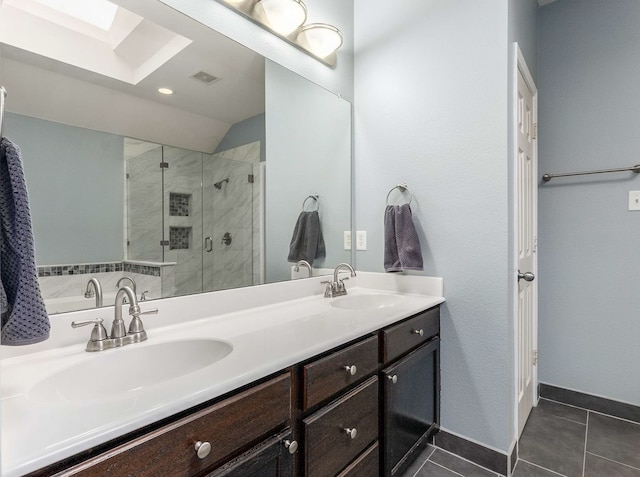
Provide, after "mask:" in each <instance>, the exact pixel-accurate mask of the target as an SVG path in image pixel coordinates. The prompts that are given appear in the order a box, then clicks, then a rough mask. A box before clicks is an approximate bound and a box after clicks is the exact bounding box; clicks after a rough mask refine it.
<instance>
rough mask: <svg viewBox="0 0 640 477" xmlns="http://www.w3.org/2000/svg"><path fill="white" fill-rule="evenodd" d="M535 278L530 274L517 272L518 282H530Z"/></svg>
mask: <svg viewBox="0 0 640 477" xmlns="http://www.w3.org/2000/svg"><path fill="white" fill-rule="evenodd" d="M535 278H536V276H535V275H534V274H533V273H531V272H526V273H522V272H521V271H520V270H518V280H522V279H524V281H525V282H532V281H533V280H534V279H535Z"/></svg>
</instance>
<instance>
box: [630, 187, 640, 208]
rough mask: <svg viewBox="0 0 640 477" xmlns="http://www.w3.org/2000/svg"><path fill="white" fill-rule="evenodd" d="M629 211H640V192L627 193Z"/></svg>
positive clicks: (631, 191)
mask: <svg viewBox="0 0 640 477" xmlns="http://www.w3.org/2000/svg"><path fill="white" fill-rule="evenodd" d="M629 210H640V190H630V191H629Z"/></svg>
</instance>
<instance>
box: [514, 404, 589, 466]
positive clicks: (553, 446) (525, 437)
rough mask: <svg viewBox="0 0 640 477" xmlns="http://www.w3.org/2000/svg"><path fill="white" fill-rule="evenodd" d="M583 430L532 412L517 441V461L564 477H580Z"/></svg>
mask: <svg viewBox="0 0 640 477" xmlns="http://www.w3.org/2000/svg"><path fill="white" fill-rule="evenodd" d="M585 433H586V426H583V425H582V424H578V423H576V422H572V421H568V420H567V419H563V418H559V417H556V416H554V415H552V414H549V413H546V412H545V411H543V410H542V409H537V408H535V409H534V410H533V411H532V412H531V416H529V420H528V421H527V424H526V425H525V428H524V431H523V432H522V437H521V438H520V449H519V455H518V456H519V457H520V458H521V459H523V460H526V461H528V462H531V463H533V464H536V465H539V466H541V467H544V468H546V469H550V470H552V471H554V472H558V473H560V474H564V475H566V476H567V477H582V461H583V458H584V442H585Z"/></svg>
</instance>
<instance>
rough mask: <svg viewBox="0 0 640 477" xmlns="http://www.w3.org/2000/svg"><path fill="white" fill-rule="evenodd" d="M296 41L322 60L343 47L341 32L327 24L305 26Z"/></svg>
mask: <svg viewBox="0 0 640 477" xmlns="http://www.w3.org/2000/svg"><path fill="white" fill-rule="evenodd" d="M296 39H297V40H298V42H300V44H301V45H305V46H307V48H308V49H309V50H311V51H312V52H314V53H315V54H316V55H318V56H319V57H320V58H326V57H327V56H329V55H330V54H331V53H333V52H334V51H336V50H337V49H338V48H340V47H341V46H342V34H340V30H338V29H337V28H336V27H334V26H333V25H328V24H326V23H310V24H309V25H305V26H303V27H302V28H301V29H300V33H298V36H297V38H296Z"/></svg>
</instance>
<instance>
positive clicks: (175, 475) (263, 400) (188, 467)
mask: <svg viewBox="0 0 640 477" xmlns="http://www.w3.org/2000/svg"><path fill="white" fill-rule="evenodd" d="M439 320H440V314H439V307H434V308H431V309H429V310H426V311H424V312H422V313H419V314H417V315H415V316H412V317H410V318H408V319H406V320H403V321H401V322H399V323H397V324H395V325H392V326H389V327H387V328H384V329H382V330H379V331H377V332H374V333H371V334H369V335H367V336H363V337H362V338H360V339H359V340H356V341H354V342H351V343H348V344H346V345H343V346H341V347H339V348H336V349H333V350H330V351H328V352H326V353H324V354H322V355H320V356H318V357H316V358H311V359H309V360H307V361H305V362H302V363H298V364H296V365H294V366H292V367H291V368H289V369H287V370H285V371H283V372H282V373H280V374H279V375H275V376H274V377H271V378H269V379H267V378H265V379H263V380H261V381H259V382H257V383H256V384H253V385H250V386H247V387H246V388H244V389H243V390H240V391H239V392H237V393H235V394H232V395H229V396H228V397H226V398H222V399H217V400H215V401H211V403H210V404H208V405H201V406H198V408H195V409H194V410H192V411H190V412H189V411H185V412H183V413H181V414H180V415H179V416H175V419H173V418H169V419H167V420H165V421H163V422H162V423H158V424H155V425H152V426H149V427H147V428H145V429H142V430H139V431H136V432H135V433H132V434H131V435H129V436H124V437H122V438H119V439H118V440H116V441H112V442H111V443H106V444H104V445H102V446H100V448H98V449H92V450H88V451H86V452H84V453H82V454H81V455H77V456H74V457H72V458H69V459H66V460H65V461H63V462H59V463H56V464H52V465H50V466H48V467H46V468H44V469H40V470H38V471H36V472H33V473H31V474H29V476H28V477H43V476H47V477H49V476H59V477H61V476H69V477H70V476H74V477H98V476H100V477H102V476H110V477H166V476H171V477H295V476H298V477H334V476H338V477H375V476H378V475H384V476H385V477H386V476H391V475H397V474H399V473H400V472H402V471H403V470H404V469H405V468H406V467H407V466H408V465H409V464H410V462H411V460H412V456H415V455H416V452H417V451H418V450H419V449H420V448H421V445H422V444H424V443H426V441H427V439H428V438H429V437H430V436H431V435H432V434H433V433H434V432H435V431H436V430H437V427H438V421H439V403H440V368H439V360H440V354H439V353H440V341H439V332H440V321H439ZM202 445H205V447H207V448H206V449H203V452H200V453H199V452H198V450H199V449H200V448H201V447H202ZM209 445H210V450H209V449H208V446H209ZM199 454H200V455H199Z"/></svg>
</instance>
